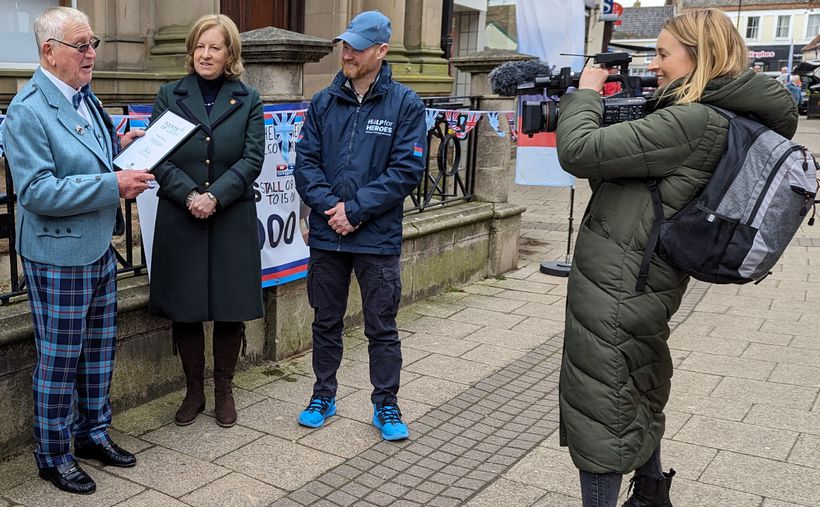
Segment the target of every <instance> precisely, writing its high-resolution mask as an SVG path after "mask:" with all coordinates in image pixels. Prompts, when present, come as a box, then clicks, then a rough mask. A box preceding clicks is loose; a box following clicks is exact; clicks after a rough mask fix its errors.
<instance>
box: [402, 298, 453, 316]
mask: <svg viewBox="0 0 820 507" xmlns="http://www.w3.org/2000/svg"><path fill="white" fill-rule="evenodd" d="M463 301H464V299H461V300H460V301H458V302H457V303H442V302H434V301H428V300H426V301H419V302H417V303H413V304H412V305H410V306H409V307H407V311H411V312H413V313H417V314H419V315H427V316H429V317H438V318H440V319H446V318H447V317H450V316H452V315H453V314H455V313H458V312H460V311H461V310H463V309H465V308H467V305H466V304H464V302H463Z"/></svg>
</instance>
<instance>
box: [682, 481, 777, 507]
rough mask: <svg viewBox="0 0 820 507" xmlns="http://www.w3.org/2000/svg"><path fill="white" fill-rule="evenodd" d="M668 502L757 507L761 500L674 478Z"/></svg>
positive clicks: (685, 504) (758, 497)
mask: <svg viewBox="0 0 820 507" xmlns="http://www.w3.org/2000/svg"><path fill="white" fill-rule="evenodd" d="M669 496H670V500H671V501H672V503H673V505H681V506H684V507H685V506H700V505H703V506H720V507H759V506H760V504H761V502H762V501H763V498H762V497H761V496H759V495H755V494H751V493H744V492H742V491H736V490H733V489H729V488H725V487H719V486H712V485H709V484H704V483H702V482H696V481H694V480H688V479H686V478H683V477H681V476H680V474H678V475H676V476H675V479H674V480H673V481H672V490H671V491H670V495H669Z"/></svg>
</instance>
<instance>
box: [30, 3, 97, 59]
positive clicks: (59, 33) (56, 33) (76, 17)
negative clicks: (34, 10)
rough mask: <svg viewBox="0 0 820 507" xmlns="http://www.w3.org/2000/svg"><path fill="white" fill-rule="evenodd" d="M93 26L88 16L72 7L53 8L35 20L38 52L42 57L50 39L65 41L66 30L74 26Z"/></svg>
mask: <svg viewBox="0 0 820 507" xmlns="http://www.w3.org/2000/svg"><path fill="white" fill-rule="evenodd" d="M72 24H78V25H82V24H85V25H91V21H90V20H89V18H88V15H86V13H84V12H82V11H78V10H77V9H72V8H71V7H51V8H49V9H46V10H45V11H43V13H42V14H40V15H39V16H37V19H35V20H34V38H35V40H36V41H37V52H38V53H40V55H41V56H42V52H43V44H45V42H46V41H47V40H49V39H57V40H63V34H64V33H65V29H66V28H67V27H68V26H70V25H72Z"/></svg>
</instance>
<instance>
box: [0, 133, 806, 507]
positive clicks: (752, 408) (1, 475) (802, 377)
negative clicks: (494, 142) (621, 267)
mask: <svg viewBox="0 0 820 507" xmlns="http://www.w3.org/2000/svg"><path fill="white" fill-rule="evenodd" d="M797 139H798V141H800V142H803V143H804V144H807V145H809V146H810V147H811V148H812V149H813V151H815V152H816V153H817V152H820V120H811V121H809V120H801V125H800V130H799V133H798V136H797ZM568 197H569V190H568V189H552V188H540V187H516V188H515V191H514V192H511V200H512V201H514V202H515V203H517V204H524V205H526V206H527V207H528V211H527V212H526V213H525V214H524V216H523V223H522V229H523V230H522V239H521V260H520V262H519V266H520V267H519V269H518V270H516V271H513V272H511V273H507V274H505V275H504V276H499V277H497V278H491V279H486V280H482V281H479V282H476V283H473V284H469V285H466V286H463V287H454V288H452V289H450V290H448V291H447V292H445V293H443V294H441V295H438V296H436V297H433V298H430V299H427V300H424V301H421V302H418V303H415V304H412V305H407V306H405V307H403V308H402V310H401V312H400V314H399V326H400V329H401V335H402V350H403V352H404V368H403V371H402V388H401V392H400V393H399V397H400V404H401V408H402V411H403V413H404V416H405V420H406V421H407V422H408V423H409V427H410V432H411V437H410V439H409V440H407V441H404V442H399V443H388V442H383V441H381V439H380V437H379V433H378V431H377V430H376V429H375V428H374V427H373V426H372V425H371V424H370V418H371V414H372V413H371V407H370V404H369V393H370V385H369V380H368V379H369V377H368V363H367V345H366V342H365V338H364V335H363V333H362V330H361V329H353V330H349V331H348V333H347V335H346V338H345V340H346V350H345V358H344V360H343V364H342V367H341V369H340V371H339V383H340V390H339V393H338V415H337V416H335V417H333V418H331V419H330V420H329V422H328V424H326V426H325V427H323V428H320V429H316V430H311V429H307V428H302V427H300V426H298V425H297V424H296V417H297V415H298V413H299V411H300V410H301V409H302V408H303V407H304V405H305V404H306V402H307V400H308V397H309V395H310V389H311V384H312V379H311V368H310V363H311V356H310V354H307V355H305V356H302V357H298V358H295V359H293V360H290V361H286V362H283V363H278V364H267V365H263V366H259V367H256V368H253V369H249V370H246V371H243V372H240V373H239V374H238V375H237V377H236V379H235V386H236V387H235V390H236V398H237V404H238V406H239V408H240V410H239V423H238V424H237V425H236V426H234V427H233V428H230V429H222V428H220V427H218V426H217V425H216V423H215V421H214V419H213V415H212V408H213V407H212V405H211V400H209V406H208V408H207V410H206V413H205V414H203V415H202V416H200V417H199V418H198V419H197V421H196V422H195V423H194V424H193V425H191V426H188V427H184V428H178V427H176V426H175V425H174V424H173V415H174V411H175V410H176V407H177V405H178V403H179V401H180V400H181V398H182V395H183V393H182V392H181V391H180V392H176V393H173V394H171V395H168V396H166V397H164V398H161V399H158V400H156V401H153V402H151V403H148V404H146V405H143V406H140V407H137V408H135V409H132V410H130V411H128V412H125V413H121V414H117V415H116V416H115V418H114V425H113V426H114V429H115V430H114V431H113V432H112V434H113V435H114V439H115V440H116V441H117V442H118V443H119V444H120V445H122V446H123V447H125V448H127V449H129V450H131V451H134V452H136V453H137V456H138V459H139V463H138V465H137V466H136V467H134V468H132V469H116V468H101V467H99V466H98V465H97V464H96V463H94V462H90V463H88V464H86V465H84V466H85V468H86V469H87V471H89V473H90V474H91V475H92V476H93V477H94V479H95V480H96V481H97V484H98V491H97V493H95V494H94V495H92V496H89V497H82V496H75V495H68V494H64V493H62V492H60V491H58V490H56V489H55V488H53V487H52V486H51V485H49V484H48V483H46V482H44V481H42V480H40V479H39V478H37V476H36V471H35V469H34V463H33V458H32V456H31V454H30V450H29V451H27V452H25V453H23V454H21V455H19V456H16V457H14V458H12V459H9V460H6V461H5V462H2V463H0V507H6V506H9V505H26V506H47V507H58V506H82V505H93V506H109V505H122V506H171V507H173V506H183V505H191V506H220V507H221V506H250V505H254V506H256V505H259V506H262V505H274V506H296V505H342V506H347V505H364V506H372V505H377V506H381V505H436V506H448V505H464V504H466V505H468V506H474V507H478V506H499V505H503V506H507V505H511V506H519V505H520V506H529V505H538V506H558V507H561V506H578V505H580V498H579V486H578V476H577V471H576V470H575V468H574V467H573V465H572V462H571V461H570V458H569V454H568V453H567V451H566V450H565V449H563V448H561V447H559V445H558V437H557V427H558V407H557V404H558V398H557V386H558V369H559V366H560V360H561V346H562V331H563V319H564V304H565V297H566V278H559V277H552V276H548V275H544V274H542V273H540V272H539V263H540V262H541V261H544V260H556V259H558V260H560V259H563V258H564V254H565V249H566V238H567V229H568V226H567V223H568V221H567V217H568V210H569V199H568ZM588 197H589V193H588V191H586V190H585V185H584V184H583V183H581V184H579V189H578V190H577V191H576V198H575V206H574V209H575V217H576V218H578V217H580V216H581V213H582V212H583V209H584V206H585V203H586V201H587V199H588ZM576 224H577V221H576ZM818 284H820V227H803V228H802V229H801V231H800V232H799V234H798V236H797V237H796V238H795V240H794V242H793V244H792V245H791V246H790V248H789V249H788V250H787V252H786V254H785V255H784V257H783V259H782V261H781V263H780V264H778V266H777V268H776V270H775V272H774V273H773V274H772V275H771V276H770V277H768V278H767V279H766V280H765V281H764V282H763V283H761V284H759V285H743V286H735V285H730V286H719V285H709V284H705V283H701V282H694V281H693V282H692V283H691V285H690V289H689V291H688V292H687V294H686V296H685V298H684V301H683V304H682V306H681V309H680V311H679V312H678V313H677V314H676V315H675V317H674V319H673V320H672V327H673V332H672V335H671V337H670V339H669V346H670V349H671V351H672V357H673V358H674V363H675V373H674V378H673V379H672V395H671V398H670V400H669V404H668V406H667V410H666V414H667V429H666V435H665V438H664V440H663V443H662V449H663V463H664V466H665V467H666V468H668V467H674V468H675V469H676V470H677V472H678V474H677V476H676V477H675V479H674V481H673V484H672V493H671V496H672V501H673V503H674V505H675V506H676V507H681V506H684V507H687V506H721V507H723V506H731V507H735V506H737V507H741V506H743V507H746V506H748V507H791V506H798V505H800V506H818V505H820V396H818V395H819V394H820V333H818V331H817V326H818V324H820V312H819V311H818V309H820V294H819V293H818V291H817V290H816V289H817V287H818ZM627 487H628V481H627V480H625V481H624V485H623V490H622V495H623V496H624V497H625V494H626V489H627Z"/></svg>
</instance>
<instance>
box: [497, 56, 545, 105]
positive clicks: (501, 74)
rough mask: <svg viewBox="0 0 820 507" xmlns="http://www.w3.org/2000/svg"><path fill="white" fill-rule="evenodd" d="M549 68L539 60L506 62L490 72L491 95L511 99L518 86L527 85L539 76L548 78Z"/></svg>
mask: <svg viewBox="0 0 820 507" xmlns="http://www.w3.org/2000/svg"><path fill="white" fill-rule="evenodd" d="M550 75H551V72H550V67H549V65H547V64H546V63H544V62H542V61H541V60H523V61H515V62H507V63H504V64H501V65H499V66H498V67H496V68H494V69H493V70H492V72H490V87H491V88H492V91H493V93H495V94H497V95H502V96H505V97H512V96H514V95H515V94H516V93H515V92H516V89H517V87H518V85H520V84H523V83H529V82H531V81H533V80H534V79H535V78H536V77H539V76H550Z"/></svg>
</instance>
